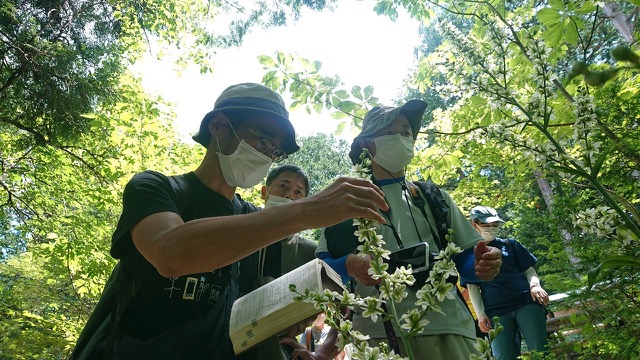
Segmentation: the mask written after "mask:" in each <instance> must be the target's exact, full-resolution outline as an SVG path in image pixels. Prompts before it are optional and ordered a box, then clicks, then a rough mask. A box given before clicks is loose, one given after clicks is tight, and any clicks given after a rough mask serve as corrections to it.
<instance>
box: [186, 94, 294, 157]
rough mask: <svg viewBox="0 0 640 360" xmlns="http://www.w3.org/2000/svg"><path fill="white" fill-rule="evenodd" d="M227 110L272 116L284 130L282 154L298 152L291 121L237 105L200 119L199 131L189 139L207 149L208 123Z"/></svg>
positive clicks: (210, 113) (253, 108)
mask: <svg viewBox="0 0 640 360" xmlns="http://www.w3.org/2000/svg"><path fill="white" fill-rule="evenodd" d="M225 110H227V111H237V110H246V111H255V112H258V113H261V114H266V115H269V116H272V117H273V118H274V119H276V120H277V121H278V122H279V123H280V124H282V125H283V126H284V128H285V131H286V134H285V139H284V141H283V143H282V150H284V152H285V153H286V154H287V155H291V154H293V153H295V152H296V151H298V150H300V146H299V145H298V144H297V143H296V137H295V130H294V128H293V124H291V121H289V119H288V118H286V117H284V116H282V114H280V113H277V112H273V111H268V110H264V109H262V108H255V107H250V106H237V105H235V106H234V105H232V106H225V107H222V108H219V109H214V110H212V111H210V112H208V113H207V114H206V115H205V116H204V118H203V119H202V121H201V122H200V129H199V130H198V132H197V133H196V134H195V135H193V136H192V137H191V138H192V139H193V140H194V141H196V142H197V143H198V144H200V145H202V146H204V147H208V146H209V141H210V140H211V133H209V129H208V126H209V121H211V119H213V117H214V116H215V114H217V113H218V112H223V113H224V111H225Z"/></svg>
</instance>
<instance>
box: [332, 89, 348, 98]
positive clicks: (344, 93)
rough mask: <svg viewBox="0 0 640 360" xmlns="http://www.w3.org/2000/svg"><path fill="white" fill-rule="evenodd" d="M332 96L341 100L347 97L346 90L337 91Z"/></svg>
mask: <svg viewBox="0 0 640 360" xmlns="http://www.w3.org/2000/svg"><path fill="white" fill-rule="evenodd" d="M334 94H335V95H336V96H337V97H339V98H340V99H342V100H344V99H347V98H348V97H349V93H348V92H347V91H346V90H338V91H336V92H335V93H334Z"/></svg>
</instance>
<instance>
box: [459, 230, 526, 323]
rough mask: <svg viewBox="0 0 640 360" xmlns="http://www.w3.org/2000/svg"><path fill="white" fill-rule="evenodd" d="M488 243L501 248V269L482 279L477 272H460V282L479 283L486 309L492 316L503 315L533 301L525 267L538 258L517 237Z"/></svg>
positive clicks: (464, 283)
mask: <svg viewBox="0 0 640 360" xmlns="http://www.w3.org/2000/svg"><path fill="white" fill-rule="evenodd" d="M487 245H489V246H493V247H496V248H498V249H500V250H501V251H502V267H500V273H499V274H498V276H496V278H495V279H493V280H492V281H482V280H480V279H479V278H477V277H476V276H475V274H470V273H465V274H461V275H462V276H461V278H460V283H461V284H462V285H463V286H465V285H466V284H475V285H478V286H480V290H481V292H482V301H483V303H484V307H485V312H486V314H487V316H489V318H492V317H494V316H500V315H504V314H506V313H509V312H511V311H514V310H516V309H517V308H519V307H521V306H523V305H526V304H529V303H533V302H534V301H533V299H531V295H530V289H529V282H528V281H527V277H526V275H525V274H524V271H525V270H527V269H528V268H530V267H532V266H533V265H535V264H536V262H538V259H537V258H536V257H535V256H534V255H533V254H532V253H530V252H529V250H527V248H525V247H524V246H522V244H520V243H519V242H517V241H516V240H514V239H500V238H496V239H495V240H493V241H491V242H490V243H488V244H487Z"/></svg>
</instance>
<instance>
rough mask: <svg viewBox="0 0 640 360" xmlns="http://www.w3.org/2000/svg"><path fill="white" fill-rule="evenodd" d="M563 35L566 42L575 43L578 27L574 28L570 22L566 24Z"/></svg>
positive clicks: (576, 41)
mask: <svg viewBox="0 0 640 360" xmlns="http://www.w3.org/2000/svg"><path fill="white" fill-rule="evenodd" d="M564 35H565V39H566V40H567V43H569V44H571V45H576V44H577V43H578V29H576V27H575V25H574V24H573V23H570V24H569V25H568V26H567V28H566V31H565V33H564Z"/></svg>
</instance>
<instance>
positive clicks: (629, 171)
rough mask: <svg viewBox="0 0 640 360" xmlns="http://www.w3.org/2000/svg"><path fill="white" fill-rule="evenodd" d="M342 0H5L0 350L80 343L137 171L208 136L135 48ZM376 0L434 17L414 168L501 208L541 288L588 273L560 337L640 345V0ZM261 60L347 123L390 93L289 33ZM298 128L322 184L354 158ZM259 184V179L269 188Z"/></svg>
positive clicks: (265, 21)
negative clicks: (283, 47)
mask: <svg viewBox="0 0 640 360" xmlns="http://www.w3.org/2000/svg"><path fill="white" fill-rule="evenodd" d="M335 3H336V1H317V0H272V1H266V0H264V1H259V2H251V1H248V2H242V1H241V2H229V1H214V0H190V1H176V0H165V1H156V0H145V1H140V0H127V1H121V2H114V1H108V0H98V1H85V0H73V1H62V0H60V1H24V0H22V1H20V0H9V1H5V2H4V3H3V4H2V5H0V54H2V55H1V57H0V99H2V101H0V144H1V146H0V199H1V200H0V205H1V206H0V229H1V230H0V279H1V280H0V319H1V321H0V333H3V334H7V335H5V336H3V337H2V338H1V339H0V357H2V358H12V359H31V358H43V359H61V358H64V357H65V356H67V355H68V354H69V352H70V350H71V348H72V346H73V344H74V343H75V339H76V338H77V336H78V334H79V332H80V330H81V328H82V326H83V325H84V322H85V321H86V319H87V316H88V314H89V313H90V312H91V310H92V309H93V307H94V306H95V302H96V300H97V298H98V296H99V294H100V291H101V289H102V285H103V284H104V282H105V281H106V279H107V277H108V276H109V274H110V271H111V269H112V267H113V265H114V260H113V259H112V258H111V257H110V256H109V253H108V250H109V246H110V236H111V231H112V230H113V228H114V225H115V222H116V221H117V218H118V216H119V212H120V207H121V205H120V197H121V192H122V189H123V186H124V184H125V183H126V182H127V180H128V179H129V178H130V177H131V176H132V174H134V173H136V172H139V171H141V170H145V169H154V170H158V171H164V172H167V173H181V172H186V171H189V170H191V169H192V168H193V166H194V165H195V164H194V158H198V157H199V156H201V155H202V149H201V147H199V146H195V145H192V144H183V143H181V142H180V141H179V140H178V138H177V136H176V134H175V131H174V128H173V114H172V113H171V112H170V110H167V109H170V106H169V105H168V104H165V103H164V101H163V99H161V98H159V97H155V96H150V95H148V94H146V93H145V92H144V90H143V88H142V87H141V85H140V79H138V78H136V77H134V76H132V75H131V73H130V72H129V66H130V65H131V64H133V63H135V61H136V60H138V59H139V58H140V57H141V55H142V54H144V53H145V52H151V53H153V54H154V55H155V56H158V57H161V56H167V54H169V53H173V54H177V55H176V56H175V57H174V58H173V59H172V60H173V61H174V62H175V63H176V66H187V65H196V66H198V67H199V68H200V69H201V70H202V71H203V72H207V71H212V70H214V69H213V68H212V65H211V63H210V60H211V59H212V56H213V54H215V52H216V50H217V49H220V48H222V47H229V46H236V45H238V44H239V43H241V41H242V39H243V37H244V35H246V33H247V32H248V31H250V30H251V28H253V27H269V26H279V25H284V24H286V22H287V21H290V20H292V19H294V20H295V19H297V18H298V17H300V16H301V9H304V8H308V9H312V10H321V9H323V8H329V9H330V8H331V7H332V6H333V5H334V4H335ZM371 5H372V11H376V12H377V13H378V14H380V15H384V16H389V17H390V18H392V19H395V18H396V17H397V14H398V11H399V9H400V8H403V9H404V11H406V12H407V13H409V14H410V15H411V16H412V17H414V18H415V19H418V20H419V21H420V22H421V23H422V24H423V27H422V29H421V33H422V35H423V39H424V42H423V44H422V45H421V46H420V47H418V48H417V49H416V57H417V65H416V67H415V68H414V69H413V70H412V72H411V73H410V74H408V76H407V78H406V80H405V86H404V88H403V93H402V94H399V96H400V97H401V98H402V100H400V101H399V102H401V101H403V100H408V99H411V98H422V99H424V100H426V101H427V102H428V103H429V109H428V112H429V114H428V115H427V116H425V119H424V120H425V122H424V123H423V127H422V130H421V134H420V136H419V138H418V142H417V149H418V151H417V156H416V158H415V159H414V161H413V162H412V163H411V165H410V167H409V172H410V173H411V176H412V177H414V178H416V179H417V178H432V179H433V180H434V181H436V183H438V184H441V185H442V186H443V187H445V188H446V189H448V190H449V191H450V192H451V194H452V196H453V198H454V199H455V200H456V201H457V203H458V204H459V206H460V207H461V208H462V210H463V211H468V210H469V209H470V208H471V207H472V206H474V205H478V204H483V205H490V206H493V207H496V208H498V210H499V211H500V212H501V215H504V216H505V217H506V219H507V220H508V221H507V224H506V226H505V227H504V229H503V235H505V236H514V237H516V238H517V239H518V240H520V241H521V242H522V243H523V244H525V245H526V246H527V247H528V248H529V249H531V250H532V251H533V252H534V253H535V254H536V255H537V256H538V257H539V259H540V264H539V273H540V275H541V278H542V280H543V281H544V282H545V288H547V289H550V290H551V291H552V292H564V291H575V290H578V289H582V288H586V289H591V290H585V291H576V293H575V294H574V295H572V296H573V297H572V298H571V299H572V300H573V299H575V300H581V302H580V305H574V306H575V307H578V309H577V310H579V312H578V313H577V315H575V316H574V317H573V318H572V319H571V321H572V322H573V323H575V324H576V325H575V326H576V327H579V328H580V330H581V334H582V337H581V338H579V339H564V338H563V335H562V334H559V335H558V339H557V341H556V342H555V344H556V345H555V347H554V354H555V355H557V356H558V357H559V358H560V357H564V356H565V355H566V354H569V353H572V352H577V353H578V354H579V355H580V356H583V357H584V358H611V359H615V358H620V359H623V358H628V356H629V355H630V354H637V353H639V352H640V349H639V348H638V346H639V345H638V343H637V339H638V337H640V334H639V333H638V327H637V325H636V324H637V323H638V322H639V321H640V311H639V310H638V309H640V306H639V305H640V304H639V295H638V289H637V283H638V275H639V274H638V268H639V267H638V266H639V265H638V263H637V256H638V253H639V251H640V249H639V245H638V240H639V237H640V221H639V220H638V219H639V218H640V216H639V210H640V204H639V203H640V198H639V197H638V194H640V155H639V154H640V139H639V138H638V136H637V133H638V126H639V123H640V106H639V105H640V100H639V99H640V94H639V93H638V89H639V88H640V87H639V73H640V71H639V70H640V64H639V59H640V58H639V55H638V54H639V50H638V40H639V39H640V30H639V27H638V21H639V19H638V14H639V13H640V10H639V9H640V3H639V2H638V1H637V0H629V1H623V2H616V3H613V2H593V1H559V0H549V1H517V2H504V1H453V0H446V1H411V0H376V1H371ZM229 13H233V14H234V16H233V17H231V20H230V18H229V17H225V15H228V14H229ZM336 41H355V40H336ZM169 49H171V51H169ZM175 49H178V51H177V52H176V51H174V50H175ZM259 61H260V62H261V63H262V65H263V66H264V67H265V75H264V77H263V83H264V84H265V85H266V86H269V87H271V88H272V89H274V90H276V91H280V92H287V93H289V94H290V95H291V96H292V99H293V100H294V101H293V103H292V104H291V108H292V109H295V108H303V109H306V110H307V111H308V112H322V113H325V114H326V113H330V114H331V117H333V118H334V119H335V122H336V127H337V129H338V131H337V133H338V134H339V133H341V132H344V131H348V130H351V129H354V128H355V129H357V128H358V127H359V126H361V124H362V119H363V118H364V115H365V114H366V112H367V110H368V109H370V108H372V107H373V106H376V105H380V104H379V102H380V100H379V99H378V98H377V97H376V95H375V89H374V88H373V87H372V86H370V85H369V84H349V85H347V84H345V83H344V82H343V81H342V80H341V79H340V74H325V73H323V70H322V63H321V61H320V59H318V60H316V59H304V58H302V57H300V56H297V55H294V54H286V53H283V52H278V53H277V54H276V55H275V56H273V57H271V56H266V55H264V56H261V57H260V59H259ZM385 105H391V104H385ZM300 143H301V144H302V145H303V149H302V150H301V151H300V153H298V154H296V155H295V156H293V157H291V159H290V160H289V161H290V162H291V163H294V164H296V165H299V166H301V167H302V168H303V170H305V171H306V172H307V173H308V174H309V176H310V180H311V184H312V185H311V188H312V190H311V192H312V193H314V192H317V191H319V189H321V188H322V187H323V186H325V185H326V184H327V183H328V182H330V181H331V180H332V179H333V178H335V177H336V176H338V175H341V174H345V173H346V172H347V169H348V168H349V160H348V159H347V158H346V156H344V152H345V151H346V149H347V146H348V144H346V143H344V142H342V141H338V140H336V139H334V138H332V137H330V136H327V135H317V136H310V137H305V138H302V139H300ZM257 194H258V193H257V190H255V189H254V190H253V191H248V192H246V193H245V194H244V195H245V197H247V198H249V199H253V200H255V202H256V203H260V201H258V195H257ZM591 285H595V286H593V287H590V286H591ZM570 303H573V301H570V302H567V304H570ZM611 330H615V331H611ZM567 344H568V345H567Z"/></svg>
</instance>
